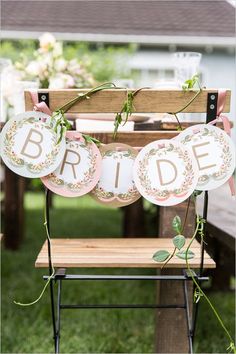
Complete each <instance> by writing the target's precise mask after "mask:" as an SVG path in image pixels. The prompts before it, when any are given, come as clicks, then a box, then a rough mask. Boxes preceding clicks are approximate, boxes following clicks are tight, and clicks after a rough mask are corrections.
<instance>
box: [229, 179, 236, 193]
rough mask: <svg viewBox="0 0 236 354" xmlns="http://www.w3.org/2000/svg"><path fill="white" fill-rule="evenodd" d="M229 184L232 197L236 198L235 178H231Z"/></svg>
mask: <svg viewBox="0 0 236 354" xmlns="http://www.w3.org/2000/svg"><path fill="white" fill-rule="evenodd" d="M228 184H229V188H230V192H231V195H232V197H235V195H236V192H235V183H234V177H233V176H231V177H230V178H229V180H228Z"/></svg>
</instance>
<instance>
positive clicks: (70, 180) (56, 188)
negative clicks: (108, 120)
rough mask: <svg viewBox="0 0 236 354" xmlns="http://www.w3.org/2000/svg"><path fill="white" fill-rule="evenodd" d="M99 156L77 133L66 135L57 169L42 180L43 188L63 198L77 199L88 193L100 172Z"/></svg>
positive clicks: (95, 147) (93, 145)
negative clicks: (64, 146)
mask: <svg viewBox="0 0 236 354" xmlns="http://www.w3.org/2000/svg"><path fill="white" fill-rule="evenodd" d="M101 160H102V158H101V154H100V152H99V149H98V148H97V146H96V144H94V143H93V142H91V143H87V144H86V143H85V141H84V138H83V137H82V135H81V134H80V133H78V132H74V131H70V132H67V134H66V150H65V154H64V156H63V158H62V161H61V163H60V165H59V166H58V168H57V169H56V170H55V171H54V172H52V173H50V174H49V175H48V176H46V177H44V178H42V182H43V183H44V184H45V186H46V187H47V188H48V189H50V190H51V191H53V192H54V193H56V194H59V195H62V196H64V197H78V196H81V195H84V194H86V193H88V192H90V191H91V190H92V189H93V188H94V187H95V185H96V184H97V182H98V180H99V177H100V171H101Z"/></svg>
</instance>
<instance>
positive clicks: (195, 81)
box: [168, 74, 204, 131]
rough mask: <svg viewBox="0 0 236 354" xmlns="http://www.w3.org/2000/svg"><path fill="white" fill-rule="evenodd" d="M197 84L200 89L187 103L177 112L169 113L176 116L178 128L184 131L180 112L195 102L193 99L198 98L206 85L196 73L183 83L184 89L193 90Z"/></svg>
mask: <svg viewBox="0 0 236 354" xmlns="http://www.w3.org/2000/svg"><path fill="white" fill-rule="evenodd" d="M196 85H197V86H198V91H197V93H196V94H195V95H194V96H193V97H192V98H191V100H190V101H189V102H188V103H187V104H185V105H184V106H183V107H182V108H181V109H179V110H177V111H176V112H168V114H171V115H173V116H175V119H176V121H177V123H178V128H177V130H179V131H182V130H183V127H182V125H181V123H180V120H179V118H178V113H182V112H183V111H184V110H185V109H186V108H188V107H189V106H190V105H191V104H192V103H193V101H195V100H196V98H197V97H198V96H199V95H200V94H201V92H202V90H203V88H204V87H201V85H200V82H199V75H198V74H196V75H194V76H193V77H192V78H190V79H188V80H186V81H185V82H184V83H183V85H182V89H183V91H191V90H192V89H194V87H195V86H196Z"/></svg>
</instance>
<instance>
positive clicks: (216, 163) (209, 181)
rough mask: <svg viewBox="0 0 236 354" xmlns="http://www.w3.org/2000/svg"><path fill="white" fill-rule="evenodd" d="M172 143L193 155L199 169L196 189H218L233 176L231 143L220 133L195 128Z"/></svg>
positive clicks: (204, 127)
mask: <svg viewBox="0 0 236 354" xmlns="http://www.w3.org/2000/svg"><path fill="white" fill-rule="evenodd" d="M176 140H178V141H179V142H181V144H183V145H184V146H185V147H187V148H188V149H190V150H192V152H193V155H194V159H195V160H196V162H197V166H198V169H199V179H198V184H197V187H196V189H198V190H200V191H204V190H211V189H215V188H218V187H220V186H221V185H222V184H224V183H225V182H226V181H228V179H229V178H230V176H231V175H232V173H233V172H234V169H235V148H234V143H233V141H232V139H231V138H230V137H229V135H228V134H226V132H225V131H224V130H222V129H220V128H217V127H215V126H213V125H210V124H196V125H193V126H191V127H189V128H187V129H185V130H184V131H183V132H181V133H180V134H179V135H178V137H176Z"/></svg>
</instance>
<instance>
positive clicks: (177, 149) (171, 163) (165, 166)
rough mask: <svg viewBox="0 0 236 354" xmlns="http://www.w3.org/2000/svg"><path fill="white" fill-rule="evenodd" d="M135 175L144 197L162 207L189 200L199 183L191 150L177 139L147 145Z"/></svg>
mask: <svg viewBox="0 0 236 354" xmlns="http://www.w3.org/2000/svg"><path fill="white" fill-rule="evenodd" d="M133 173H134V181H135V185H136V187H137V188H138V190H139V192H140V193H141V194H142V196H143V197H144V198H146V199H147V200H149V201H150V202H151V203H153V204H157V205H163V206H169V205H175V204H179V203H181V202H182V201H184V200H185V199H187V198H188V197H189V196H190V195H191V194H192V193H193V191H194V189H195V187H196V185H197V181H198V169H197V164H196V161H195V160H194V159H193V155H192V153H191V151H189V150H187V149H186V148H185V147H184V146H183V145H181V144H180V143H179V142H176V141H174V140H157V141H154V142H152V143H150V144H148V145H146V146H145V147H144V148H143V149H142V150H141V151H140V152H139V154H138V156H137V158H136V160H135V163H134V171H133Z"/></svg>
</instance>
